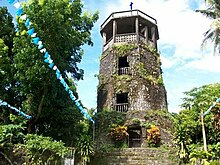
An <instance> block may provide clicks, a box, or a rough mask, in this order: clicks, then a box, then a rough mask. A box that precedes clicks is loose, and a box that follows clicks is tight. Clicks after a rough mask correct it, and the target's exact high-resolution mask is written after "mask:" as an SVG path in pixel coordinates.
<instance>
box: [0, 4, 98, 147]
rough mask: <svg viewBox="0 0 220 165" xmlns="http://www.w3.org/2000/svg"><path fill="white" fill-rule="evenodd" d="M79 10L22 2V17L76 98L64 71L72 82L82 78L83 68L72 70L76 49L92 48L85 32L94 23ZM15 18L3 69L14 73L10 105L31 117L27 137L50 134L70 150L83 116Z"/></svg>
mask: <svg viewBox="0 0 220 165" xmlns="http://www.w3.org/2000/svg"><path fill="white" fill-rule="evenodd" d="M82 7H83V6H82V3H81V1H80V0H75V1H73V2H69V1H66V0H40V1H38V0H32V1H29V3H24V4H23V14H27V15H28V18H29V19H30V20H31V22H32V25H31V26H32V27H34V28H35V31H36V32H37V35H38V36H39V37H40V38H41V40H42V42H43V44H44V47H46V49H47V50H48V52H49V54H50V55H51V57H52V59H53V60H54V63H55V64H56V65H57V66H58V68H59V70H60V72H61V74H62V76H63V78H64V79H65V81H66V82H67V84H68V85H69V86H70V88H71V89H72V90H73V91H74V93H75V94H76V93H77V92H76V87H75V85H74V83H73V81H72V80H70V79H68V76H67V75H66V73H69V74H70V75H72V76H73V77H74V78H75V80H79V79H82V77H83V70H82V69H79V68H78V66H77V63H79V62H80V61H81V57H82V54H83V51H82V48H81V46H82V45H83V44H89V45H92V41H91V36H90V30H91V28H92V27H93V24H94V22H95V21H96V20H97V19H98V13H95V14H89V13H86V12H85V13H83V12H82ZM16 19H17V22H18V24H17V27H16V29H17V32H16V36H15V37H14V38H13V36H11V37H12V38H11V40H12V41H13V42H14V45H13V52H12V53H13V57H12V61H13V62H12V63H10V65H9V64H7V65H6V66H7V67H10V68H13V71H14V72H13V74H12V76H11V77H12V80H10V82H14V81H15V86H14V88H13V89H14V90H15V93H16V96H15V97H12V98H16V101H15V100H13V101H14V102H16V104H15V103H14V102H13V101H11V102H9V103H11V104H12V105H14V106H16V107H17V108H21V109H22V110H23V111H24V112H26V113H27V114H29V115H31V116H32V117H33V118H32V119H31V120H29V121H28V123H27V126H28V127H27V128H28V129H27V132H28V133H38V134H42V135H46V136H50V137H53V138H54V139H56V140H63V142H65V143H66V145H68V146H74V145H75V142H76V138H77V137H78V136H79V134H80V129H81V128H82V126H81V123H80V120H83V116H82V114H80V112H79V111H78V110H77V107H76V106H75V105H74V104H73V102H72V100H70V98H69V95H68V93H67V92H66V91H65V90H64V89H63V87H62V86H61V84H60V83H59V81H58V80H57V78H56V74H55V73H54V71H53V70H52V69H50V68H49V67H48V66H47V65H46V63H44V57H43V55H42V54H41V53H40V52H39V50H38V49H37V47H36V46H34V45H33V44H32V43H31V37H30V36H28V35H27V28H26V26H25V21H23V20H21V19H20V18H19V17H17V18H16ZM7 34H8V33H7ZM3 46H4V45H3ZM3 46H2V47H3ZM4 47H5V46H4ZM2 49H3V48H2ZM6 51H7V50H6ZM6 53H7V52H6ZM6 78H7V77H4V78H3V81H6ZM2 88H3V89H4V90H6V89H7V86H6V85H5V84H4V85H2ZM3 93H5V91H3ZM3 99H4V98H3ZM6 101H7V100H6ZM7 111H8V109H7Z"/></svg>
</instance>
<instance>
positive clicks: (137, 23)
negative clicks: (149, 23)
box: [135, 17, 139, 43]
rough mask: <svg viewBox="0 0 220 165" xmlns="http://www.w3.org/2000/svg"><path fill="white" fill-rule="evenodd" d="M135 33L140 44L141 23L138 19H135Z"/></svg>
mask: <svg viewBox="0 0 220 165" xmlns="http://www.w3.org/2000/svg"><path fill="white" fill-rule="evenodd" d="M135 33H136V38H137V43H138V42H139V21H138V17H136V19H135Z"/></svg>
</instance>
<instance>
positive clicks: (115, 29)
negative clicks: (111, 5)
mask: <svg viewBox="0 0 220 165" xmlns="http://www.w3.org/2000/svg"><path fill="white" fill-rule="evenodd" d="M116 33H117V24H116V21H115V20H113V36H112V38H113V43H115V40H116V39H115V38H116Z"/></svg>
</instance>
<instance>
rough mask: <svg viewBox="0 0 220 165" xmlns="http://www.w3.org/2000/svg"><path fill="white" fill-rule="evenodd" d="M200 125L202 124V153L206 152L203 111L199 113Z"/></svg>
mask: <svg viewBox="0 0 220 165" xmlns="http://www.w3.org/2000/svg"><path fill="white" fill-rule="evenodd" d="M201 124H202V135H203V143H204V151H207V142H206V133H205V124H204V116H203V111H201Z"/></svg>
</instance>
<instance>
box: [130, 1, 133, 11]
mask: <svg viewBox="0 0 220 165" xmlns="http://www.w3.org/2000/svg"><path fill="white" fill-rule="evenodd" d="M132 5H133V2H131V3H130V8H131V10H132Z"/></svg>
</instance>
